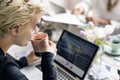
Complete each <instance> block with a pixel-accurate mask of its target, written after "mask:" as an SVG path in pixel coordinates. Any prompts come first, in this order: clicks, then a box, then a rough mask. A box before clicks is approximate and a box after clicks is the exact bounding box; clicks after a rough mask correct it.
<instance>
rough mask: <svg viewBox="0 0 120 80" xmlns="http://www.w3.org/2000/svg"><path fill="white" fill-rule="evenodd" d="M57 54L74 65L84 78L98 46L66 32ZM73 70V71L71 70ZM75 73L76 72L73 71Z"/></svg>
mask: <svg viewBox="0 0 120 80" xmlns="http://www.w3.org/2000/svg"><path fill="white" fill-rule="evenodd" d="M57 49H58V52H57V54H58V55H60V56H61V57H63V58H64V59H66V60H67V61H68V62H70V63H71V64H73V65H74V66H75V67H76V68H77V69H78V70H77V71H79V69H80V70H81V71H82V72H83V73H82V74H81V73H80V75H79V76H80V77H82V76H84V74H85V72H86V71H87V70H88V67H89V65H90V64H91V61H92V60H93V57H94V55H95V53H96V51H97V49H98V46H96V45H94V44H92V43H90V42H88V41H86V40H84V39H82V38H80V37H78V36H76V35H74V34H72V33H70V32H68V31H66V30H64V31H63V33H62V35H61V37H60V39H59V41H58V44H57ZM71 70H72V69H71ZM73 71H74V70H73Z"/></svg>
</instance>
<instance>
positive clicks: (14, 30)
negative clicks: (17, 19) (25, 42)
mask: <svg viewBox="0 0 120 80" xmlns="http://www.w3.org/2000/svg"><path fill="white" fill-rule="evenodd" d="M19 28H20V25H14V26H12V27H10V34H11V35H12V36H16V35H17V34H18V32H19Z"/></svg>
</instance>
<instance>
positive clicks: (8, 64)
mask: <svg viewBox="0 0 120 80" xmlns="http://www.w3.org/2000/svg"><path fill="white" fill-rule="evenodd" d="M0 80H28V79H27V77H26V76H25V75H23V74H22V73H21V72H20V69H19V65H18V64H17V63H16V62H15V61H14V59H12V58H10V57H8V56H0Z"/></svg>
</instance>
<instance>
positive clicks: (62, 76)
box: [57, 69, 74, 80]
mask: <svg viewBox="0 0 120 80" xmlns="http://www.w3.org/2000/svg"><path fill="white" fill-rule="evenodd" d="M57 80H74V79H72V78H71V77H70V76H68V75H67V74H66V73H65V72H63V71H62V70H60V69H57Z"/></svg>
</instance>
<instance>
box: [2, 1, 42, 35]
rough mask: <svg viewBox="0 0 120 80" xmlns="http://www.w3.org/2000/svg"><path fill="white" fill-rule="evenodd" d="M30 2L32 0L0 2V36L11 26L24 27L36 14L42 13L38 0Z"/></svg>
mask: <svg viewBox="0 0 120 80" xmlns="http://www.w3.org/2000/svg"><path fill="white" fill-rule="evenodd" d="M32 1H34V0H0V36H1V35H3V34H4V33H6V32H7V31H6V30H7V29H8V28H10V27H11V26H12V25H15V24H21V25H24V24H26V23H27V22H29V21H30V19H31V18H34V17H35V14H36V13H42V12H43V8H42V6H41V4H40V0H38V1H39V2H38V1H37V0H35V1H37V2H35V1H34V2H32Z"/></svg>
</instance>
